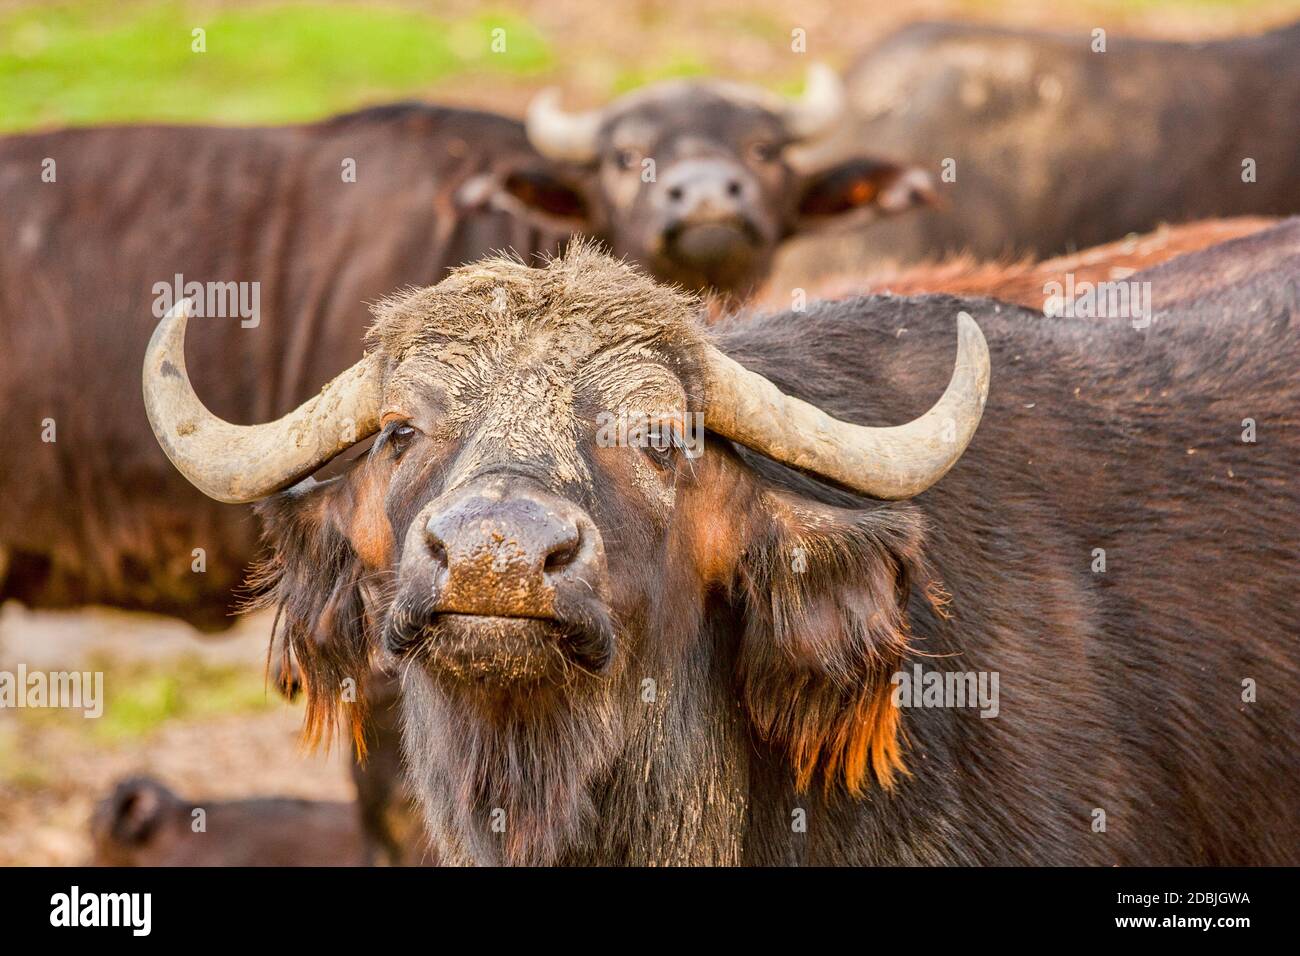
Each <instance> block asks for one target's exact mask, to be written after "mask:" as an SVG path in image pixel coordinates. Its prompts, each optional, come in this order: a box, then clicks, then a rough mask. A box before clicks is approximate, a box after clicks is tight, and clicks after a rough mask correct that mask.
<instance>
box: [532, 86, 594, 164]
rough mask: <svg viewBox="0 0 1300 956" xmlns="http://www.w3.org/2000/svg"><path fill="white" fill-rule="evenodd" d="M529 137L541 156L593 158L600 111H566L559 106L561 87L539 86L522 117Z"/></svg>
mask: <svg viewBox="0 0 1300 956" xmlns="http://www.w3.org/2000/svg"><path fill="white" fill-rule="evenodd" d="M524 128H525V130H527V133H528V141H529V142H530V143H532V144H533V148H534V149H536V150H537V151H538V152H539V153H541V154H542V155H543V156H547V157H549V158H551V159H558V160H565V161H568V162H575V163H589V162H591V161H592V160H593V159H595V158H596V133H597V132H598V131H599V130H600V113H599V112H598V111H595V110H592V111H589V112H586V113H567V112H565V111H564V109H563V108H562V107H561V106H560V91H559V90H557V89H555V88H553V87H552V88H549V89H545V90H542V91H541V92H540V93H538V94H537V95H536V96H535V97H533V101H532V103H530V104H529V106H528V114H527V116H526V117H525V118H524Z"/></svg>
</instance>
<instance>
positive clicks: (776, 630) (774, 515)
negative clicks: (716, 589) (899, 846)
mask: <svg viewBox="0 0 1300 956" xmlns="http://www.w3.org/2000/svg"><path fill="white" fill-rule="evenodd" d="M763 500H764V506H765V507H764V510H765V512H766V520H765V521H763V522H760V525H761V526H760V527H759V528H758V529H757V530H755V531H754V532H752V538H753V540H750V541H748V542H747V545H746V549H745V556H744V558H743V559H742V565H741V587H742V589H743V591H744V594H745V600H746V603H747V605H748V606H747V609H746V627H745V634H744V638H743V642H742V646H741V653H740V666H739V680H740V685H741V686H740V696H741V700H742V702H743V705H744V707H745V709H746V711H747V712H748V714H749V717H750V719H751V720H752V721H753V724H754V728H755V730H756V732H757V733H758V735H759V736H760V737H761V738H762V739H764V740H767V741H768V742H770V743H771V744H773V745H774V746H776V747H778V748H780V749H782V750H784V751H785V753H786V754H787V756H788V757H789V760H790V762H791V764H792V768H793V771H794V780H795V785H796V788H797V789H798V790H800V791H803V790H806V789H807V787H808V786H809V785H810V784H811V782H812V780H813V778H814V777H815V776H817V775H818V773H819V772H820V774H821V776H822V779H823V782H824V785H825V787H826V789H827V790H828V791H829V790H830V789H831V788H833V787H835V786H836V785H837V784H839V785H842V786H843V787H844V789H845V790H847V792H848V793H849V794H851V795H854V796H857V795H860V794H861V793H862V792H863V791H864V789H865V788H866V786H867V784H868V783H869V781H870V778H871V777H873V776H874V778H875V779H876V781H877V782H878V783H879V784H880V785H881V786H883V787H886V788H889V787H892V785H893V781H894V776H895V774H897V773H900V772H904V773H905V772H906V771H905V769H904V767H903V762H902V757H901V754H900V745H899V740H898V734H899V712H898V709H897V707H896V706H895V704H894V700H893V694H892V690H893V686H892V684H891V682H890V678H891V676H892V675H893V674H894V673H896V672H897V671H898V670H899V669H900V668H901V666H902V663H903V658H904V655H905V653H906V652H907V649H908V644H907V640H908V621H907V617H906V607H907V598H908V591H909V587H910V585H911V584H912V582H913V580H914V578H915V577H916V576H917V575H919V574H920V573H921V571H922V558H921V547H922V541H923V539H924V530H923V522H922V519H921V517H920V515H919V513H918V512H916V511H915V510H914V509H913V508H912V507H911V506H909V505H888V506H881V507H879V508H875V509H872V510H866V511H858V510H852V509H845V508H836V507H832V506H829V505H824V504H821V503H818V502H813V501H809V500H807V499H802V498H795V497H793V496H791V495H788V494H785V493H782V492H771V491H769V492H766V493H765V494H764V495H763Z"/></svg>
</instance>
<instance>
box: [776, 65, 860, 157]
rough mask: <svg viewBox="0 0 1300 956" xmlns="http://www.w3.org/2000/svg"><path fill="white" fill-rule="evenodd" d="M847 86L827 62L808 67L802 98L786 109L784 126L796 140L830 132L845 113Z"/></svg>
mask: <svg viewBox="0 0 1300 956" xmlns="http://www.w3.org/2000/svg"><path fill="white" fill-rule="evenodd" d="M844 102H845V96H844V83H843V81H842V80H841V79H840V77H839V74H838V73H836V72H835V71H834V70H832V69H831V68H830V67H829V66H827V65H826V64H825V63H812V64H809V66H808V74H807V78H806V79H805V80H804V90H803V95H802V96H800V97H799V99H797V100H795V101H794V102H793V103H791V104H790V105H789V106H788V107H786V110H785V124H786V128H787V129H789V131H790V132H791V134H793V135H794V136H795V138H797V139H811V138H815V137H817V136H821V135H822V134H823V133H827V132H829V131H830V129H831V127H833V126H834V125H835V123H836V122H838V120H839V118H840V117H841V116H842V115H843V114H844Z"/></svg>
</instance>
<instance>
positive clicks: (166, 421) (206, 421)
mask: <svg viewBox="0 0 1300 956" xmlns="http://www.w3.org/2000/svg"><path fill="white" fill-rule="evenodd" d="M189 307H190V303H189V300H188V299H186V300H183V301H181V302H178V303H177V304H176V305H175V306H173V307H172V308H171V309H170V310H168V312H167V314H166V315H165V316H163V317H162V320H161V321H160V322H159V323H158V328H156V329H155V330H154V333H153V338H151V339H150V340H149V348H148V350H147V351H146V352H145V356H144V407H145V411H146V412H148V414H149V424H150V425H151V426H152V427H153V433H154V435H155V436H156V437H157V438H158V444H160V445H162V449H163V451H165V452H166V453H167V457H168V458H170V459H171V460H172V464H173V465H175V466H176V467H177V469H178V470H179V471H180V473H181V474H182V475H184V476H185V477H186V478H187V479H189V481H190V483H191V484H192V485H194V486H195V487H196V488H198V489H199V490H200V491H202V492H203V493H204V494H205V495H207V496H208V497H210V498H216V499H217V500H218V501H226V502H230V503H231V504H242V503H244V502H249V501H256V500H258V499H259V498H265V497H266V496H267V495H269V494H271V493H272V492H275V491H279V490H280V489H281V488H286V487H288V486H289V485H292V484H294V483H295V482H297V481H299V480H300V479H302V478H304V477H305V476H307V475H309V474H311V473H312V472H313V471H315V470H316V469H317V468H319V467H320V466H321V465H323V464H325V462H327V461H329V460H330V459H331V458H333V457H334V456H335V455H338V454H339V453H340V452H343V451H346V450H347V449H348V448H350V447H352V446H353V445H354V444H356V443H357V442H359V441H362V440H363V439H365V438H368V437H370V436H371V435H373V434H374V433H375V432H376V431H377V430H378V428H379V369H378V365H377V361H378V360H377V359H375V358H374V357H373V356H370V355H367V356H366V357H365V358H363V359H362V360H361V361H360V362H358V363H357V364H356V365H354V366H352V367H351V368H350V369H348V370H347V371H346V372H343V373H342V374H341V375H339V376H338V377H337V378H335V379H334V380H333V381H331V382H330V383H329V384H328V385H326V386H325V387H324V388H323V389H321V391H320V394H319V395H316V396H314V397H312V398H310V399H308V400H307V401H306V402H304V403H303V404H302V405H299V406H298V407H297V408H295V409H294V410H293V411H291V412H290V413H289V414H288V415H285V416H284V417H283V418H278V419H276V420H275V421H273V422H267V423H266V424H264V425H232V424H230V422H227V421H224V420H222V419H220V418H218V417H217V416H216V415H213V414H212V413H211V412H210V411H208V410H207V409H206V408H205V407H204V406H203V403H202V402H201V401H199V397H198V396H197V395H196V394H195V393H194V388H193V386H192V385H190V377H189V374H188V373H187V372H186V370H185V326H186V324H187V322H188V319H189Z"/></svg>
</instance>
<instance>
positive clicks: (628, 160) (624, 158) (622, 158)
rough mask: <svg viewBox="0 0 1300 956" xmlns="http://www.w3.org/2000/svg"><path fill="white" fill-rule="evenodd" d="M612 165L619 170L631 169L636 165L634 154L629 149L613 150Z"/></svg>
mask: <svg viewBox="0 0 1300 956" xmlns="http://www.w3.org/2000/svg"><path fill="white" fill-rule="evenodd" d="M614 164H615V165H616V166H618V168H619V169H624V170H627V169H631V168H632V167H633V166H635V165H636V154H635V153H634V152H632V150H630V149H616V150H614Z"/></svg>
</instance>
